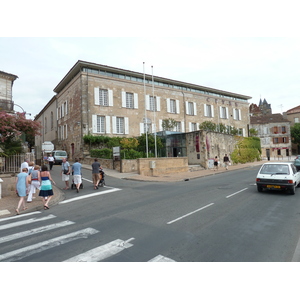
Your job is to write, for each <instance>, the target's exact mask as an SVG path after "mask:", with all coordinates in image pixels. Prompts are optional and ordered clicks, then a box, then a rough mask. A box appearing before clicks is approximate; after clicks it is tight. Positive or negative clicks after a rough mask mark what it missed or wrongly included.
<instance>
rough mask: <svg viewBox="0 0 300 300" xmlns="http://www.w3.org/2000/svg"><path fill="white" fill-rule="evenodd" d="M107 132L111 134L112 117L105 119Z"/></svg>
mask: <svg viewBox="0 0 300 300" xmlns="http://www.w3.org/2000/svg"><path fill="white" fill-rule="evenodd" d="M105 132H106V133H110V116H106V117H105Z"/></svg>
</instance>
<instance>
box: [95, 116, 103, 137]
mask: <svg viewBox="0 0 300 300" xmlns="http://www.w3.org/2000/svg"><path fill="white" fill-rule="evenodd" d="M96 128H97V131H96V132H97V133H105V117H104V116H97V125H96Z"/></svg>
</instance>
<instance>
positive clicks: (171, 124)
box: [161, 118, 177, 131]
mask: <svg viewBox="0 0 300 300" xmlns="http://www.w3.org/2000/svg"><path fill="white" fill-rule="evenodd" d="M176 125H177V122H176V121H175V120H174V119H172V118H169V119H164V120H162V123H161V126H162V129H163V130H165V131H172V130H173V129H174V128H175V127H176Z"/></svg>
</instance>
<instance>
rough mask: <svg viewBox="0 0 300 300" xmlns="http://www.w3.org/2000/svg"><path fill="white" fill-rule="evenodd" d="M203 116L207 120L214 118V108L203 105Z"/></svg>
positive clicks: (209, 105)
mask: <svg viewBox="0 0 300 300" xmlns="http://www.w3.org/2000/svg"><path fill="white" fill-rule="evenodd" d="M204 116H205V117H208V118H213V117H214V107H213V105H211V104H204Z"/></svg>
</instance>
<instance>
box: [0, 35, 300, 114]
mask: <svg viewBox="0 0 300 300" xmlns="http://www.w3.org/2000/svg"><path fill="white" fill-rule="evenodd" d="M0 49H1V57H0V70H1V71H4V72H7V73H12V74H14V75H17V76H18V79H17V80H16V81H15V82H14V85H13V101H14V102H15V103H16V104H17V105H19V106H21V107H22V108H23V109H24V110H25V111H26V112H27V113H30V114H31V116H32V117H33V116H34V115H36V114H38V113H39V112H40V111H41V110H42V109H43V107H44V106H45V105H46V104H47V103H48V101H49V100H50V99H51V98H52V97H53V96H54V95H55V93H54V91H53V89H54V88H55V87H56V85H57V84H58V83H59V82H60V80H61V79H62V78H63V77H64V76H65V75H66V74H67V72H68V71H69V70H70V69H71V68H72V67H73V65H74V64H75V63H76V62H77V61H78V60H84V61H88V62H93V63H97V64H103V65H108V66H112V67H116V68H121V69H126V70H132V71H137V72H141V73H142V72H143V62H145V72H146V73H148V74H151V73H152V69H151V66H153V74H154V76H160V77H165V78H169V79H174V80H179V81H183V82H188V83H193V84H198V85H201V86H206V87H211V88H216V89H220V90H225V91H229V92H233V93H239V94H242V95H247V96H250V97H252V99H250V100H249V104H251V103H255V104H259V100H260V99H262V100H263V99H266V100H267V102H268V103H269V104H271V107H272V112H273V113H282V112H284V111H286V110H288V109H291V108H293V107H296V106H298V105H300V82H299V78H300V55H299V53H300V38H290V37H287V38H276V37H271V38H268V37H259V38H254V37H240V38H234V37H223V38H217V37H214V38H204V37H201V38H197V37H167V38H163V37H80V38H79V37H1V38H0ZM15 109H16V110H17V111H22V109H20V108H19V107H15ZM27 117H28V118H29V115H28V116H27Z"/></svg>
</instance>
